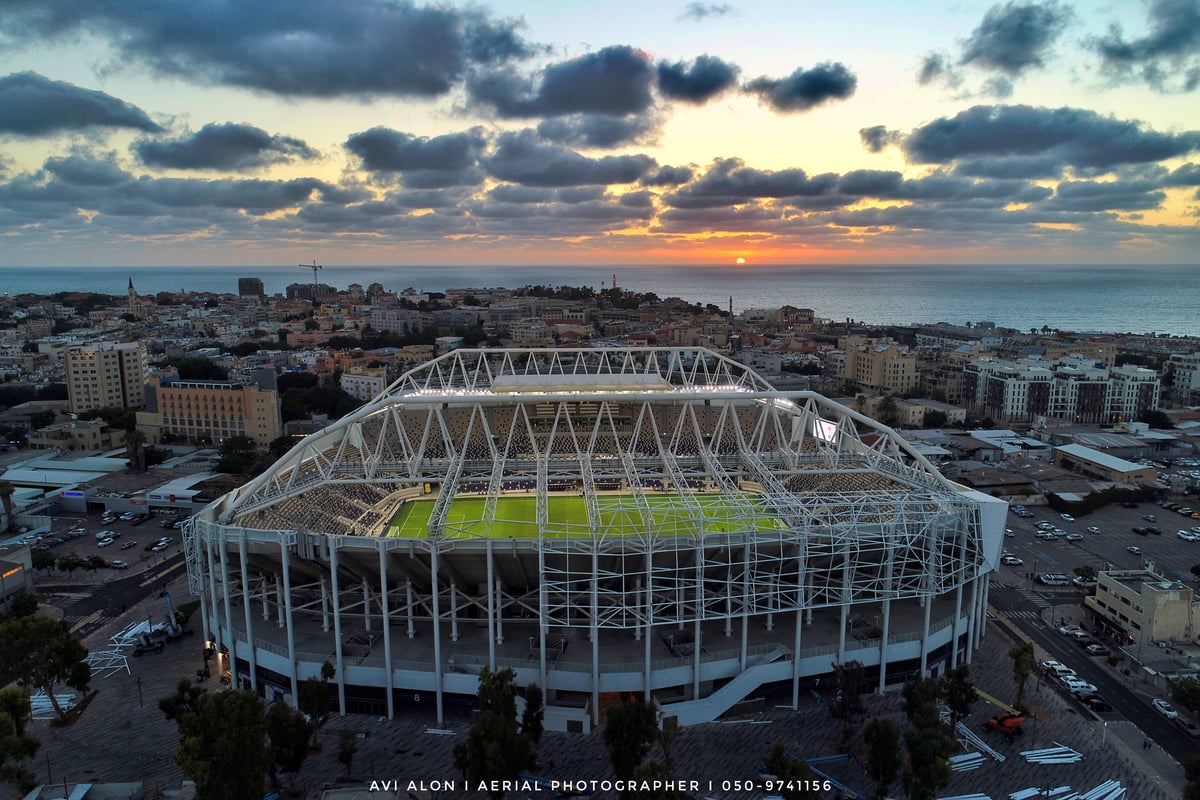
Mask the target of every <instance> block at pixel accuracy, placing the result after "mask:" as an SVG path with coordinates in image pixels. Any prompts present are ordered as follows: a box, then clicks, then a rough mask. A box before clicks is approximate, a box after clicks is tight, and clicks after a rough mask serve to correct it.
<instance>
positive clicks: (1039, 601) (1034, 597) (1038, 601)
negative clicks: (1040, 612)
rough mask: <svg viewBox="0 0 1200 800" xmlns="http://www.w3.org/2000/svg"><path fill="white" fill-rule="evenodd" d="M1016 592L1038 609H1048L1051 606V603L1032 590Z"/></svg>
mask: <svg viewBox="0 0 1200 800" xmlns="http://www.w3.org/2000/svg"><path fill="white" fill-rule="evenodd" d="M1017 591H1018V592H1020V593H1021V596H1022V597H1024V598H1025V599H1026V600H1028V601H1029V602H1031V603H1033V604H1034V605H1035V606H1037V607H1038V608H1039V609H1042V608H1049V607H1050V606H1051V605H1052V603H1049V602H1047V601H1046V598H1045V597H1043V596H1042V595H1041V593H1040V592H1035V591H1034V590H1033V589H1018V590H1017Z"/></svg>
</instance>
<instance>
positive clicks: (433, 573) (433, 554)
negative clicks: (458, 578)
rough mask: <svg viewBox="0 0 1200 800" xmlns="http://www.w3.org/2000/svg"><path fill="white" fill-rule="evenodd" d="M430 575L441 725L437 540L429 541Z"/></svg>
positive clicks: (439, 721) (434, 658) (443, 717)
mask: <svg viewBox="0 0 1200 800" xmlns="http://www.w3.org/2000/svg"><path fill="white" fill-rule="evenodd" d="M429 575H430V580H432V581H433V592H432V594H433V680H434V682H435V686H436V689H437V691H436V692H435V693H434V697H435V698H436V700H437V721H438V724H439V725H441V724H442V723H443V722H445V715H444V714H443V710H442V611H441V603H440V600H439V598H438V592H439V589H438V543H437V542H436V541H433V542H430V543H429Z"/></svg>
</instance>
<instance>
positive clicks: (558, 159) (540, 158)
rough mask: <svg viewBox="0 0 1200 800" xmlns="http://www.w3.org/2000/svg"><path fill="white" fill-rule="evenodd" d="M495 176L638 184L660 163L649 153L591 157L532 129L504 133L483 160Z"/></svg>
mask: <svg viewBox="0 0 1200 800" xmlns="http://www.w3.org/2000/svg"><path fill="white" fill-rule="evenodd" d="M483 166H484V168H485V169H486V170H487V172H488V174H489V175H491V176H492V177H494V178H498V179H500V180H504V181H511V182H513V183H519V184H522V185H525V186H551V187H560V186H583V185H587V184H601V185H609V184H617V183H635V182H637V181H638V180H639V179H640V178H642V177H643V176H644V175H646V174H647V173H649V172H650V171H651V170H653V169H655V168H656V167H657V166H658V165H657V164H656V163H655V161H654V159H652V158H650V157H649V156H645V155H630V156H604V157H602V158H588V157H586V156H583V155H580V154H579V153H577V152H575V151H574V150H570V149H568V148H565V147H560V146H558V145H552V144H545V143H543V142H542V141H541V140H539V139H538V138H537V135H536V134H535V133H534V132H533V131H531V130H523V131H517V132H512V133H504V134H501V135H500V137H499V139H498V140H497V142H496V150H495V152H494V153H493V154H492V155H491V156H489V157H487V158H485V159H484V160H483Z"/></svg>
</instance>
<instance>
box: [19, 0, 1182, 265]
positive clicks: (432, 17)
mask: <svg viewBox="0 0 1200 800" xmlns="http://www.w3.org/2000/svg"><path fill="white" fill-rule="evenodd" d="M923 12H924V13H922V14H920V15H914V14H912V13H911V11H910V8H909V7H907V6H905V5H904V4H899V3H890V2H867V1H866V0H861V1H860V2H854V3H843V4H837V5H836V7H834V6H824V5H818V4H812V3H804V4H797V5H786V6H785V5H783V4H777V3H770V2H746V3H738V4H726V3H684V2H678V3H671V4H652V5H650V6H649V7H644V5H635V4H633V3H629V2H619V3H615V4H614V3H604V4H599V3H579V4H573V5H572V6H571V8H570V12H569V13H563V12H562V11H561V7H556V6H554V5H552V4H549V3H545V2H523V3H516V2H498V3H492V4H489V5H487V6H479V5H470V6H468V5H463V4H454V5H444V6H424V5H415V4H408V3H390V2H383V0H365V1H364V2H356V3H353V4H351V5H347V6H339V7H338V15H337V16H336V17H331V16H330V14H329V11H328V7H327V6H325V5H324V4H320V3H317V2H300V3H295V2H290V3H274V2H272V3H266V4H258V5H256V6H254V7H253V8H250V7H247V8H243V7H241V6H237V5H231V6H228V7H204V8H199V7H196V6H195V5H188V6H183V5H182V4H176V3H173V2H170V3H161V4H156V5H155V6H153V7H151V8H147V7H144V6H141V5H137V4H133V3H129V2H124V0H112V2H107V3H102V4H95V5H91V6H88V7H87V8H86V9H81V8H73V9H72V10H71V11H69V12H60V11H58V10H56V9H52V8H51V9H47V8H45V7H43V5H42V4H39V3H36V2H32V1H29V0H15V1H14V2H12V3H9V4H8V5H7V8H6V14H5V17H4V19H3V20H0V42H2V43H3V44H4V45H5V47H4V49H3V51H2V52H0V237H3V238H2V240H3V241H4V242H5V246H4V247H3V248H0V266H26V265H29V266H37V265H91V264H112V265H123V264H156V265H164V266H186V265H197V264H222V263H224V264H231V263H236V264H247V265H254V264H264V265H266V264H286V263H300V262H307V261H309V260H310V259H311V258H312V255H313V254H314V252H315V253H318V254H319V256H320V258H321V260H322V261H323V262H326V263H340V264H351V263H352V264H401V265H403V264H480V265H488V264H523V263H528V264H559V263H561V264H614V265H616V264H647V263H682V264H687V263H696V264H728V265H729V266H730V269H731V270H732V269H736V267H735V266H734V265H735V260H736V259H738V258H744V259H745V260H746V262H747V263H748V264H750V265H762V264H771V263H779V264H801V263H841V262H846V263H920V262H930V263H966V264H970V263H979V264H984V263H1005V262H1016V263H1081V262H1089V261H1095V262H1104V263H1135V264H1136V263H1189V262H1194V261H1195V252H1196V246H1197V244H1200V225H1198V222H1197V217H1198V216H1200V188H1198V187H1200V163H1197V156H1196V154H1197V151H1200V108H1198V107H1200V104H1197V103H1196V102H1195V98H1196V95H1197V92H1196V89H1197V86H1200V0H1151V1H1150V2H1145V3H1142V2H1133V1H1132V0H1130V1H1129V2H1112V3H1107V4H1104V5H1103V6H1100V7H1097V8H1085V7H1082V6H1078V5H1075V6H1073V5H1070V4H1066V3H1060V2H1045V3H1038V2H1026V3H1022V2H1009V3H950V2H945V3H941V4H937V5H934V6H928V7H923ZM867 23H869V28H865V27H864V25H865V24H867Z"/></svg>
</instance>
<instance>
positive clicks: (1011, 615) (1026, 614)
mask: <svg viewBox="0 0 1200 800" xmlns="http://www.w3.org/2000/svg"><path fill="white" fill-rule="evenodd" d="M996 613H997V614H999V615H1000V616H1001V617H1007V618H1008V619H1041V618H1042V612H1041V611H997V612H996Z"/></svg>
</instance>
